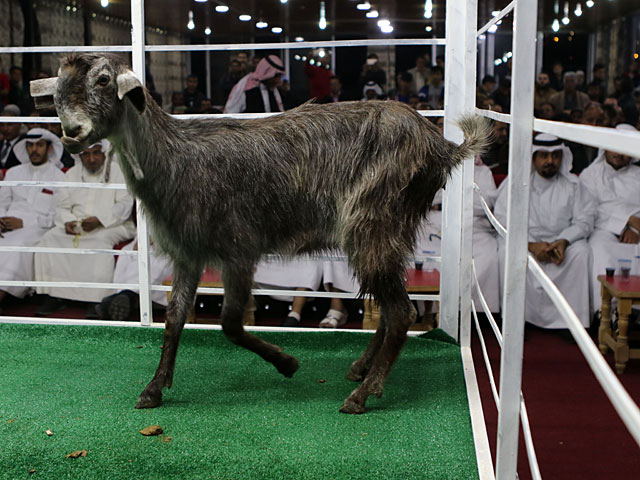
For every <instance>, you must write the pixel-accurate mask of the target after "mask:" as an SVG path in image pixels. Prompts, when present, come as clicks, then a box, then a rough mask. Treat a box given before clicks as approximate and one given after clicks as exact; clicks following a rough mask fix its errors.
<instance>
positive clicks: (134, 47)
mask: <svg viewBox="0 0 640 480" xmlns="http://www.w3.org/2000/svg"><path fill="white" fill-rule="evenodd" d="M131 54H132V61H133V71H134V72H135V73H136V75H137V76H138V78H139V79H140V81H141V82H142V84H143V85H144V83H145V61H144V58H145V48H144V0H131ZM136 214H137V220H138V282H139V284H140V291H139V293H140V323H141V324H142V325H151V322H152V320H153V319H152V317H151V315H152V311H151V289H150V281H149V233H148V229H147V219H146V217H145V214H144V210H143V208H142V205H141V204H140V202H137V212H136Z"/></svg>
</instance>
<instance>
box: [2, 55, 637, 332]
mask: <svg viewBox="0 0 640 480" xmlns="http://www.w3.org/2000/svg"><path fill="white" fill-rule="evenodd" d="M313 58H314V55H310V56H309V60H307V63H306V65H305V68H304V72H305V75H306V77H307V80H308V82H309V91H310V93H311V99H313V100H314V101H316V102H318V103H333V102H341V101H345V100H361V101H370V100H379V99H390V100H395V101H399V102H403V103H406V104H407V105H409V106H410V107H412V108H414V109H416V110H429V109H442V108H443V104H444V88H445V79H444V72H445V71H444V58H443V57H438V58H437V59H436V62H435V63H434V64H432V62H431V59H430V57H429V55H422V56H419V57H417V58H416V59H415V66H414V67H413V68H410V69H408V70H406V71H401V72H398V73H397V75H396V76H395V79H393V81H391V82H390V81H389V79H388V78H387V74H386V72H385V70H384V69H382V68H381V67H380V61H379V59H378V57H377V56H376V55H375V54H370V55H368V57H367V58H366V61H365V63H364V65H363V66H362V72H361V74H360V76H359V78H358V81H357V85H356V87H355V90H356V91H357V94H356V95H355V96H354V95H353V94H348V93H347V92H352V91H354V88H353V86H351V88H347V89H345V88H344V85H343V83H342V81H341V78H340V76H339V75H336V74H335V73H334V72H332V71H330V70H328V69H326V68H323V67H320V66H317V64H315V65H314V63H316V62H313V61H312V60H313ZM0 68H1V65H0ZM284 73H285V69H284V65H283V62H282V60H281V59H280V58H279V57H278V56H276V55H268V56H265V57H254V58H252V59H251V60H250V59H249V57H248V55H247V54H246V53H243V52H240V53H237V54H235V55H233V57H232V58H231V59H230V62H229V68H228V72H227V73H226V74H225V75H224V76H223V77H222V78H221V80H220V82H219V86H220V88H221V89H222V91H223V92H224V95H225V99H226V100H225V104H224V106H220V107H216V106H214V105H213V104H212V101H211V99H209V98H206V96H205V95H204V94H203V93H202V92H201V90H200V88H199V84H198V77H197V76H195V75H189V76H188V77H187V78H186V80H185V88H184V90H183V91H180V92H174V93H173V94H172V96H171V99H170V102H168V103H167V104H166V105H164V108H165V110H167V111H168V112H169V113H173V114H179V113H222V112H230V113H237V112H247V113H259V112H282V111H285V110H287V109H290V108H293V107H295V106H296V104H298V103H300V102H297V101H296V100H295V99H293V98H292V97H291V95H290V88H289V87H290V86H289V84H288V81H287V79H286V78H284ZM48 76H49V75H48V73H47V72H39V73H38V74H37V75H36V78H46V77H48ZM147 78H148V83H149V87H150V91H151V92H152V95H153V97H154V98H155V99H156V101H158V102H159V103H160V104H162V98H161V96H160V95H159V94H158V93H157V92H156V91H155V88H154V86H153V78H152V77H151V75H148V76H147ZM609 84H611V85H612V88H611V89H610V90H609V89H607V85H609ZM0 86H1V87H2V89H1V91H0V102H1V107H2V111H1V112H0V115H1V116H3V117H15V116H20V115H32V114H33V115H38V116H55V111H49V112H38V113H33V110H34V109H33V103H32V101H31V99H30V97H29V96H28V93H27V92H28V88H27V85H26V83H25V82H24V81H23V78H22V70H21V69H20V68H19V67H15V66H14V67H11V68H10V69H9V74H8V75H7V74H1V75H0ZM510 98H511V80H510V75H505V76H503V78H500V79H496V78H494V77H493V76H491V75H487V76H485V77H484V78H482V79H481V82H480V84H479V86H478V87H477V94H476V101H477V107H478V108H481V109H487V110H493V111H496V112H499V113H509V109H510ZM534 110H535V114H536V117H537V118H540V119H545V120H551V121H562V122H569V123H579V124H584V125H593V126H599V127H609V128H616V129H618V130H622V131H627V132H633V134H636V135H640V134H639V133H637V131H638V129H640V118H639V117H640V115H639V112H640V61H638V60H636V61H635V62H633V63H631V66H630V68H629V70H628V71H627V72H624V73H620V74H618V75H616V76H615V78H613V81H612V82H608V79H607V76H606V69H605V67H604V65H603V64H600V63H598V64H596V65H595V66H594V67H593V70H592V72H590V75H589V76H588V77H587V76H586V75H585V73H584V71H582V70H577V71H565V68H564V66H563V65H562V63H560V62H556V63H555V64H554V65H553V66H552V68H551V70H549V71H546V70H543V71H541V72H540V73H539V74H538V75H537V77H536V79H535V98H534ZM429 118H430V119H431V121H433V122H434V124H435V125H436V127H437V128H440V129H442V127H443V118H442V117H429ZM492 125H493V138H492V143H491V146H490V148H489V150H488V151H487V152H486V153H485V154H484V155H482V156H481V157H478V158H477V159H476V161H475V181H476V183H477V184H478V185H479V187H480V193H477V192H476V194H475V195H476V198H475V201H474V230H473V253H474V257H475V259H476V265H475V267H476V274H477V277H478V279H479V282H480V285H481V287H482V288H483V290H484V292H485V295H486V299H487V303H488V305H489V308H490V309H491V310H492V311H494V312H499V311H500V298H501V296H500V292H501V291H502V290H503V289H504V279H503V278H502V275H501V272H502V271H503V268H499V267H500V266H501V267H503V266H504V244H503V242H502V240H501V239H500V238H498V236H497V235H496V233H495V231H494V230H493V229H492V227H491V226H490V224H489V223H488V221H487V219H486V217H485V215H484V211H483V209H482V205H481V197H482V198H484V199H485V200H486V201H487V203H488V204H489V205H490V207H491V208H494V211H495V214H496V216H497V217H498V219H500V220H502V221H505V218H506V189H505V188H504V185H506V182H504V183H502V185H500V183H501V182H502V181H503V180H504V178H505V176H506V175H507V174H508V150H509V145H508V143H509V131H508V125H507V124H505V123H502V122H499V121H492ZM28 126H29V127H30V128H29V129H27V127H26V126H25V125H23V124H21V123H18V122H9V121H7V122H0V138H1V140H2V143H1V147H0V168H1V169H2V172H3V173H2V175H4V178H5V179H6V180H42V181H66V182H75V183H123V182H124V179H123V176H122V172H121V171H120V168H119V166H118V162H117V159H116V154H115V153H114V152H113V151H112V150H111V146H110V145H109V142H108V141H106V140H103V141H102V142H100V143H98V144H95V145H92V146H91V147H89V149H87V150H86V151H84V152H82V153H81V154H79V155H69V154H68V152H66V151H64V150H63V148H62V144H61V142H60V136H61V135H62V132H61V128H60V125H59V124H58V123H43V124H33V123H30V124H28ZM533 144H534V148H533V151H532V155H531V159H530V161H531V199H530V218H529V251H530V252H531V254H532V255H533V256H534V257H536V258H537V260H538V261H539V262H540V263H541V264H542V266H543V268H544V270H545V271H546V273H547V274H548V275H549V276H550V277H551V278H552V280H554V282H555V283H556V284H557V285H558V287H559V288H560V290H561V291H562V292H563V293H564V294H565V296H566V298H567V299H568V301H569V303H570V304H571V305H572V307H573V308H574V310H575V311H576V313H577V315H578V317H579V318H580V319H581V321H582V322H583V324H584V326H585V327H588V326H589V324H590V322H591V319H592V316H593V314H594V312H597V311H598V310H599V308H600V295H599V283H598V281H597V276H598V275H600V274H603V273H604V270H605V268H615V267H616V266H617V265H618V261H619V260H625V261H626V260H631V263H632V265H633V267H632V269H633V271H632V273H635V274H640V166H638V165H637V162H638V159H637V158H631V157H629V156H627V155H622V154H620V153H617V152H614V151H605V150H599V149H597V148H593V147H589V146H585V145H582V144H578V143H574V142H570V141H563V140H561V139H559V138H556V137H553V136H551V135H547V134H537V135H534V138H533ZM526 161H527V162H528V161H529V159H526ZM63 172H64V173H63ZM441 203H442V200H441V196H440V195H438V196H436V198H435V199H434V206H433V207H434V208H433V210H432V211H431V212H430V214H429V217H428V218H427V219H426V220H425V222H424V226H423V228H422V230H421V232H420V235H419V238H418V241H417V243H416V250H415V252H416V255H417V256H421V255H438V254H439V253H440V239H441V236H442V235H441V225H442V224H441ZM133 206H134V200H133V198H131V196H130V195H129V194H128V193H127V192H126V191H125V190H109V189H87V188H84V189H83V188H58V189H49V188H42V189H40V188H34V187H14V186H4V185H3V186H0V229H1V233H0V246H33V245H38V246H43V247H67V248H86V249H112V248H113V247H114V246H115V245H120V246H122V245H124V244H125V243H127V242H129V243H128V244H127V245H126V246H125V247H124V252H127V251H130V250H135V249H137V241H136V240H135V239H134V238H133V237H134V235H135V226H134V222H135V209H134V208H133ZM337 253H339V252H337ZM0 256H1V257H2V259H3V260H4V261H3V262H2V263H1V264H0V279H2V280H34V279H35V280H39V281H59V282H97V283H109V282H111V281H114V282H116V283H135V282H137V268H136V263H135V256H127V255H122V256H120V258H119V260H118V261H117V263H116V260H115V259H114V256H113V255H112V254H98V255H94V256H92V260H91V262H86V260H85V259H84V258H83V255H74V254H59V253H36V254H33V253H23V252H20V253H13V252H11V253H0ZM150 270H151V281H152V282H153V283H155V284H158V283H162V280H163V279H164V278H166V277H167V276H168V275H170V273H171V264H170V262H169V261H168V260H167V259H165V258H163V257H161V256H159V255H157V254H156V252H155V251H154V248H153V245H152V246H151V269H150ZM254 280H255V282H256V283H257V284H258V285H260V286H264V287H268V288H276V289H277V288H280V289H287V290H292V289H297V290H301V291H305V290H317V289H319V288H320V286H321V285H324V288H325V289H326V290H327V291H331V292H357V291H358V289H359V285H358V284H357V282H356V281H355V279H354V278H353V274H352V272H351V270H350V268H349V267H348V264H347V263H346V262H345V261H325V262H322V261H315V260H309V259H297V260H292V261H263V262H261V263H260V264H259V265H258V267H257V270H256V273H255V278H254ZM36 291H37V293H38V294H40V295H43V296H44V297H43V299H44V301H42V302H41V305H40V307H39V308H38V311H37V314H38V315H49V314H52V313H54V312H56V311H57V310H59V309H61V308H63V307H64V306H65V304H66V302H68V301H70V300H76V301H83V302H86V303H87V317H88V318H111V319H116V320H125V319H127V318H128V317H129V314H130V313H132V312H134V311H135V310H136V308H137V305H138V303H137V302H138V296H137V294H136V293H135V292H134V291H131V290H124V291H115V292H114V291H112V290H109V289H103V288H91V289H88V288H68V287H42V288H41V287H39V288H37V289H36ZM28 293H30V292H29V289H28V288H26V287H2V286H0V302H2V301H3V300H4V299H5V297H6V296H7V295H11V296H14V297H18V298H23V297H24V296H25V295H27V294H28ZM285 299H286V298H285ZM153 300H154V303H155V304H157V305H158V306H162V305H166V297H165V296H164V295H154V296H153ZM286 300H288V301H292V302H293V303H292V305H291V309H290V314H289V316H288V317H287V318H286V319H285V320H284V321H283V325H287V326H296V325H298V324H299V322H300V320H301V312H302V308H303V306H304V304H305V301H306V300H305V298H304V297H295V298H294V299H291V298H288V299H286ZM423 308H426V310H425V314H431V313H432V312H431V309H432V308H433V306H432V305H430V304H428V305H426V307H423ZM526 317H527V320H528V321H530V322H531V323H534V324H536V325H538V326H541V327H544V328H554V329H564V328H566V326H565V325H564V323H563V322H562V320H561V319H560V317H559V315H558V313H557V311H556V310H555V309H554V307H553V306H552V305H551V302H550V300H549V299H548V298H547V297H546V294H545V293H544V291H543V290H542V288H541V287H540V285H539V284H538V283H537V282H536V281H535V279H533V278H528V280H527V305H526ZM346 320H347V310H346V309H345V306H344V304H343V302H342V301H340V300H339V299H332V302H331V307H330V309H329V311H328V313H327V314H326V317H325V318H324V319H323V320H322V321H321V322H320V326H322V327H330V328H335V327H338V326H341V325H343V324H344V323H345V322H346Z"/></svg>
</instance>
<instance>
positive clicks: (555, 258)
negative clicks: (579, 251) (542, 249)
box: [546, 238, 569, 265]
mask: <svg viewBox="0 0 640 480" xmlns="http://www.w3.org/2000/svg"><path fill="white" fill-rule="evenodd" d="M568 246H569V242H568V241H567V240H565V239H564V238H561V239H559V240H556V241H555V242H552V243H550V244H549V246H548V247H547V248H546V251H547V253H548V254H549V257H550V259H551V261H552V262H553V263H555V264H556V265H560V264H561V263H562V262H564V259H565V254H566V251H567V247H568Z"/></svg>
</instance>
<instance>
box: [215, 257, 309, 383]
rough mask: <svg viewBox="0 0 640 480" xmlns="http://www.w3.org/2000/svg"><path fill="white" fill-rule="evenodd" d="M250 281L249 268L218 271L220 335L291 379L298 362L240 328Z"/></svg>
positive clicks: (230, 267) (251, 274) (249, 289)
mask: <svg viewBox="0 0 640 480" xmlns="http://www.w3.org/2000/svg"><path fill="white" fill-rule="evenodd" d="M252 279H253V269H252V267H244V268H239V267H237V266H228V267H227V268H223V269H222V282H223V284H224V287H225V294H224V305H223V307H222V331H223V332H224V334H225V335H226V337H227V338H228V339H229V340H230V341H231V342H232V343H235V344H236V345H240V346H241V347H244V348H246V349H247V350H251V351H252V352H254V353H257V354H258V355H260V356H261V357H262V358H263V359H264V360H266V361H267V362H270V363H272V364H273V366H274V367H276V369H277V370H278V372H280V373H281V374H282V375H284V376H285V377H287V378H291V377H292V376H293V374H294V373H295V372H296V370H298V366H299V365H298V360H296V359H295V358H294V357H292V356H291V355H287V354H286V353H282V349H281V348H280V347H279V346H277V345H272V344H270V343H267V342H265V341H264V340H262V339H260V338H258V337H256V336H255V335H252V334H250V333H248V332H246V331H245V329H244V327H243V326H242V318H243V313H244V309H245V306H246V304H247V301H248V299H249V295H250V294H251V285H252V281H253V280H252Z"/></svg>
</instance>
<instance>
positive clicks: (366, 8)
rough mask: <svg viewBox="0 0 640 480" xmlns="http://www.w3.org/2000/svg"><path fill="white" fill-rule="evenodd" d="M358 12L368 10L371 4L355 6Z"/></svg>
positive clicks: (364, 3)
mask: <svg viewBox="0 0 640 480" xmlns="http://www.w3.org/2000/svg"><path fill="white" fill-rule="evenodd" d="M356 8H357V9H358V10H369V9H370V8H371V4H370V3H369V2H362V3H359V4H357V5H356Z"/></svg>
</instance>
